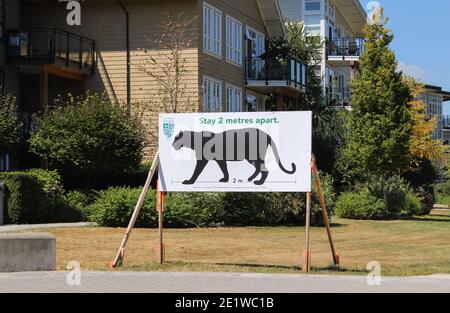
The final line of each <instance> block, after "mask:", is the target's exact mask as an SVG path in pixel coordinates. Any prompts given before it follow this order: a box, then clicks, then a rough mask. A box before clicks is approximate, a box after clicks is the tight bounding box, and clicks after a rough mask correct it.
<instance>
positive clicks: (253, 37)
mask: <svg viewBox="0 0 450 313" xmlns="http://www.w3.org/2000/svg"><path fill="white" fill-rule="evenodd" d="M247 40H249V41H250V42H251V45H250V47H249V48H250V49H251V50H250V51H249V53H250V55H251V56H252V57H254V58H259V57H260V56H261V55H262V54H263V53H264V52H266V37H265V36H264V35H263V34H261V33H260V32H257V31H256V30H254V29H253V28H251V27H247Z"/></svg>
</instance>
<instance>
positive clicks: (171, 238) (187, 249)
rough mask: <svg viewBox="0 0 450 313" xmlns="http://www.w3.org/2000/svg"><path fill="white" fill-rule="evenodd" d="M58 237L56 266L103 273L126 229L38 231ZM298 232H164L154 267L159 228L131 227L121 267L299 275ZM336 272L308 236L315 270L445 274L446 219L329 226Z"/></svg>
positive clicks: (316, 233) (319, 233) (315, 236)
mask: <svg viewBox="0 0 450 313" xmlns="http://www.w3.org/2000/svg"><path fill="white" fill-rule="evenodd" d="M40 231H48V232H50V233H53V234H54V235H55V236H56V238H57V266H58V269H61V270H62V269H64V268H65V265H66V264H67V263H68V262H70V261H79V262H80V263H81V266H82V269H83V270H88V269H89V270H107V268H108V264H109V261H110V260H111V259H112V258H113V257H114V256H115V253H116V249H117V248H118V246H119V244H120V242H121V239H122V236H123V234H124V229H115V228H97V227H92V228H74V229H67V228H66V229H50V230H40ZM304 235H305V232H304V228H303V227H275V228H274V227H256V228H253V227H249V228H218V229H167V230H165V242H166V244H167V250H166V260H167V264H166V265H164V266H160V265H158V264H156V263H155V260H156V253H155V250H156V248H155V247H156V245H157V238H158V237H157V230H154V229H135V230H134V231H133V234H132V236H131V240H130V242H129V244H128V247H127V249H126V253H125V262H124V267H123V268H122V270H133V271H220V272H229V271H233V272H258V273H262V272H276V273H299V270H300V268H301V264H302V263H303V256H302V255H303V248H304ZM333 235H334V240H335V244H336V247H337V249H338V251H339V252H340V259H341V271H339V272H336V271H333V270H330V269H329V266H330V265H331V264H332V258H331V253H330V248H329V245H328V241H327V237H326V232H325V229H322V228H313V229H312V233H311V243H312V264H313V267H314V268H313V273H316V274H317V273H323V274H330V273H344V274H365V267H366V265H367V263H368V262H370V261H378V262H380V264H381V266H382V274H383V275H386V276H410V275H429V274H437V273H441V274H450V216H429V217H423V218H417V219H409V220H399V221H379V222H373V221H352V220H345V219H336V220H335V221H334V224H333Z"/></svg>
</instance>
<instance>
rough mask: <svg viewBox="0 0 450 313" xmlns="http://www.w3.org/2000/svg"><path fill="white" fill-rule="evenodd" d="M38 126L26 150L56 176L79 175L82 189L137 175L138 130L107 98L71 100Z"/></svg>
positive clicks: (140, 145) (140, 131)
mask: <svg viewBox="0 0 450 313" xmlns="http://www.w3.org/2000/svg"><path fill="white" fill-rule="evenodd" d="M37 122H38V126H39V127H38V128H37V131H36V132H35V133H34V134H32V136H31V138H30V150H31V151H32V152H34V153H35V154H37V155H38V156H40V157H42V158H43V159H46V160H49V161H50V164H51V165H52V166H54V167H55V168H57V169H59V171H60V172H63V173H66V172H69V173H70V174H74V175H81V177H82V178H83V180H84V183H85V186H89V185H90V184H93V182H95V180H98V179H101V177H103V176H105V175H109V174H112V173H114V174H123V173H126V172H127V171H131V170H133V169H136V168H138V166H139V164H140V162H141V158H142V149H143V147H144V142H145V136H144V131H143V126H142V124H141V123H140V121H139V120H138V119H137V118H136V117H133V116H129V115H128V113H127V110H126V109H125V108H123V107H121V106H118V105H115V104H114V103H112V102H111V101H110V100H109V99H108V97H107V96H100V95H96V94H94V95H90V94H88V95H86V96H85V97H83V98H72V97H71V98H70V99H69V101H68V102H67V103H64V104H63V105H62V106H61V107H59V108H56V109H55V110H52V111H51V112H49V113H48V114H46V115H44V116H43V117H42V118H40V119H38V121H37Z"/></svg>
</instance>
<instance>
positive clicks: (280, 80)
mask: <svg viewBox="0 0 450 313" xmlns="http://www.w3.org/2000/svg"><path fill="white" fill-rule="evenodd" d="M245 68H246V71H245V72H246V84H248V83H249V82H250V81H262V82H265V84H266V85H267V86H269V85H272V86H273V85H276V84H280V86H278V87H282V85H285V86H293V87H295V88H298V89H302V88H306V84H307V69H308V68H307V65H306V63H304V62H302V61H299V60H297V59H295V58H293V57H286V58H280V57H275V58H253V57H252V58H247V59H246V65H245Z"/></svg>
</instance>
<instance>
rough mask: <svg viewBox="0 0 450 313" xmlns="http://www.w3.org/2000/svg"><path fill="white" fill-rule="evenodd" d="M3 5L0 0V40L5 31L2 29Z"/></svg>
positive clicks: (3, 21) (3, 19)
mask: <svg viewBox="0 0 450 313" xmlns="http://www.w3.org/2000/svg"><path fill="white" fill-rule="evenodd" d="M4 11H5V5H4V1H3V0H0V40H3V37H4V34H5V29H4V24H5V12H4Z"/></svg>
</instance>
